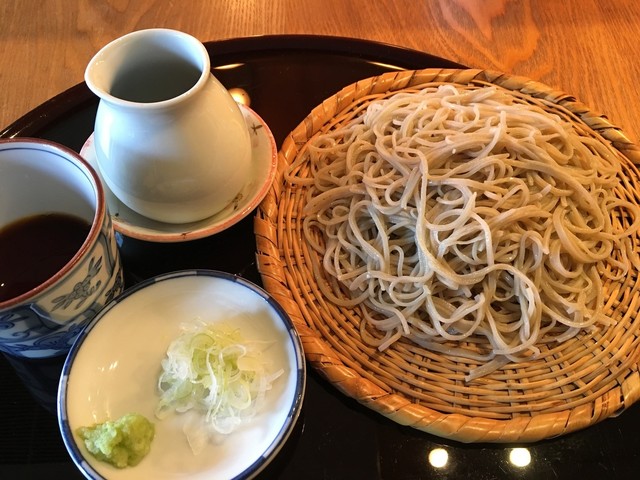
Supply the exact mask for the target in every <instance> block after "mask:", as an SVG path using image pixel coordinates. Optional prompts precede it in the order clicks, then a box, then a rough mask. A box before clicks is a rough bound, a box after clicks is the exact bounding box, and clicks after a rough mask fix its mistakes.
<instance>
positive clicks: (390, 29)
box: [0, 0, 640, 142]
mask: <svg viewBox="0 0 640 480" xmlns="http://www.w3.org/2000/svg"><path fill="white" fill-rule="evenodd" d="M153 27H165V28H173V29H178V30H183V31H185V32H188V33H190V34H192V35H194V36H195V37H197V38H198V39H200V40H201V41H203V42H204V41H210V40H221V39H227V38H234V37H246V36H254V35H267V34H317V35H333V36H345V37H356V38H362V39H368V40H374V41H378V42H384V43H389V44H394V45H399V46H403V47H408V48H412V49H417V50H421V51H424V52H428V53H431V54H433V55H437V56H440V57H445V58H449V59H451V60H454V61H456V62H459V63H462V64H464V65H467V66H470V67H476V68H487V69H494V70H500V71H503V72H507V73H513V74H518V75H524V76H527V77H530V78H533V79H535V80H538V81H541V82H543V83H546V84H548V85H550V86H552V87H554V88H557V89H559V90H562V91H565V92H568V93H571V94H573V95H575V96H576V97H577V98H578V99H579V100H581V101H582V102H584V103H586V104H587V105H588V106H590V107H591V109H592V110H594V111H595V112H597V113H602V114H605V115H606V116H607V117H608V118H609V119H610V120H611V122H612V123H614V124H616V125H618V126H619V127H621V128H622V129H623V130H624V131H625V132H626V134H627V136H628V137H629V138H630V139H631V140H633V141H634V142H638V140H639V139H640V114H639V112H640V93H639V92H640V89H638V87H637V81H638V79H639V78H640V61H639V58H640V40H639V38H638V37H639V33H640V2H638V1H637V0H538V1H536V0H386V1H385V0H191V1H189V2H180V1H171V0H166V1H161V0H135V1H134V0H100V1H98V0H46V1H44V2H43V1H40V0H20V1H17V0H4V1H2V2H0V52H1V53H0V128H3V127H5V126H8V125H9V124H11V123H12V122H13V121H15V120H17V119H18V118H20V116H22V115H24V114H25V113H27V112H28V111H30V110H31V109H33V108H34V107H36V106H38V105H40V104H41V103H43V102H44V101H46V100H47V99H49V98H51V97H53V96H55V95H56V94H58V93H60V92H62V91H64V90H66V89H67V88H69V87H72V86H73V85H75V84H77V83H80V82H82V81H83V79H84V69H85V67H86V65H87V63H88V61H89V60H90V58H91V57H92V56H93V55H94V54H95V53H96V52H97V51H98V50H99V49H100V48H101V47H102V46H103V45H105V44H106V43H108V42H109V41H111V40H113V39H115V38H117V37H119V36H121V35H124V34H126V33H128V32H130V31H133V30H138V29H143V28H153Z"/></svg>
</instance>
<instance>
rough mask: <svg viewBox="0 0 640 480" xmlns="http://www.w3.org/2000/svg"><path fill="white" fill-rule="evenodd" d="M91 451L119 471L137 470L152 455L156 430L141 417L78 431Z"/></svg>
mask: <svg viewBox="0 0 640 480" xmlns="http://www.w3.org/2000/svg"><path fill="white" fill-rule="evenodd" d="M76 433H77V434H78V436H79V437H80V438H81V439H82V440H83V441H84V445H85V446H86V447H87V450H89V452H91V454H92V455H93V456H94V457H96V458H97V459H98V460H101V461H103V462H107V463H110V464H111V465H114V466H115V467H118V468H125V467H128V466H134V465H137V464H138V463H140V461H141V460H142V459H143V458H144V456H145V455H146V454H147V453H149V449H150V448H151V441H152V440H153V437H154V435H155V426H154V424H153V423H151V422H150V421H149V420H147V419H146V418H145V417H144V416H142V415H140V414H138V413H129V414H126V415H124V416H122V417H120V418H119V419H117V420H114V421H107V422H104V423H97V424H95V425H93V426H91V427H80V428H78V429H77V430H76Z"/></svg>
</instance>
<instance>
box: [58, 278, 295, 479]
mask: <svg viewBox="0 0 640 480" xmlns="http://www.w3.org/2000/svg"><path fill="white" fill-rule="evenodd" d="M196 318H199V319H201V320H203V321H206V322H211V323H216V322H223V323H225V324H227V325H229V324H231V325H235V326H237V327H238V328H239V329H240V331H241V334H242V335H243V337H244V338H246V339H247V340H250V339H261V340H266V341H267V342H270V346H269V347H268V349H267V350H265V351H264V352H263V355H264V357H265V359H266V360H267V361H268V362H269V363H270V367H269V368H270V369H273V371H277V370H279V369H280V368H282V369H283V370H284V374H283V375H282V376H280V377H279V378H277V379H276V380H275V381H274V383H273V385H272V389H271V390H269V391H268V392H267V396H266V401H265V403H264V404H263V406H262V408H261V409H260V411H259V412H258V413H257V414H256V416H254V417H253V418H252V419H251V420H250V421H249V422H248V423H247V424H246V425H243V426H242V427H240V429H239V430H236V431H235V432H233V433H232V434H230V435H228V436H227V437H225V438H224V439H223V440H222V441H221V442H219V443H216V442H210V443H209V444H208V445H207V446H206V448H205V450H204V451H203V452H201V453H200V454H198V455H194V454H193V453H192V451H191V449H190V447H189V445H188V443H187V440H186V437H185V435H184V433H183V431H182V428H183V425H184V422H185V420H186V418H187V417H186V416H185V415H184V414H172V415H171V416H169V417H168V418H165V419H163V420H158V419H157V418H155V415H154V412H155V408H156V405H157V402H158V398H159V397H158V395H157V392H156V386H157V379H158V375H159V373H160V362H161V360H162V359H163V358H164V357H165V353H166V350H167V347H168V346H169V344H170V343H171V341H173V340H174V339H175V338H177V336H178V335H179V334H180V332H181V330H180V326H181V324H182V323H183V322H188V321H190V320H192V319H196ZM305 373H306V371H305V364H304V357H303V353H302V346H301V344H300V339H299V337H298V335H297V333H296V331H295V329H294V327H293V325H292V323H291V321H290V320H289V318H288V317H287V315H286V313H284V310H282V308H281V307H280V306H279V305H278V304H277V303H276V302H275V301H274V300H273V299H272V298H271V297H270V296H269V294H267V293H266V292H264V291H263V290H262V289H260V288H258V287H257V286H255V285H253V284H252V283H250V282H248V281H246V280H244V279H242V278H240V277H236V276H233V275H230V274H226V273H221V272H214V271H209V270H195V271H183V272H175V273H172V274H167V275H163V276H160V277H156V278H154V279H151V280H148V281H146V282H143V283H141V284H139V285H136V286H135V287H133V288H132V289H129V290H127V291H126V292H125V293H124V294H123V295H122V296H121V297H119V298H118V299H116V300H114V301H113V302H112V303H110V304H109V305H108V306H107V307H105V309H104V310H102V311H101V312H100V313H99V314H98V315H97V316H96V317H95V318H94V319H93V320H92V322H91V323H90V324H89V325H88V326H87V327H86V328H85V330H84V331H83V332H82V334H81V335H80V337H79V338H78V340H77V341H76V343H75V344H74V346H73V348H72V349H71V351H70V353H69V356H68V357H67V360H66V362H65V365H64V368H63V371H62V375H61V379H60V388H59V393H58V422H59V426H60V431H61V433H62V438H63V440H64V443H65V445H66V447H67V449H68V451H69V453H70V455H71V457H72V459H73V461H74V463H75V464H76V465H77V466H78V468H79V469H80V470H81V471H82V473H83V474H84V475H85V476H86V477H87V478H108V479H116V480H120V479H134V478H137V479H140V478H145V479H146V478H149V479H151V478H152V479H177V478H182V479H190V480H191V479H202V480H204V479H216V480H224V479H234V478H243V479H245V478H252V477H253V476H255V475H256V474H257V473H259V472H260V471H261V470H262V469H263V468H264V467H265V466H266V465H267V464H268V463H269V462H270V461H271V459H272V458H273V457H274V456H275V455H276V454H277V453H278V451H279V450H280V449H281V447H282V446H283V444H284V443H285V441H286V440H287V438H288V436H289V434H290V433H291V431H292V429H293V427H294V425H295V422H296V420H297V418H298V415H299V412H300V408H301V406H302V400H303V396H304V388H305ZM131 412H138V413H140V414H142V415H144V416H146V417H147V418H148V419H150V420H152V421H153V422H154V423H155V426H156V434H155V438H154V440H153V443H152V444H151V451H150V452H149V454H148V455H147V456H146V457H145V458H144V459H143V460H142V461H141V462H140V463H139V464H138V465H136V466H134V467H128V468H125V469H117V468H115V467H112V466H111V465H108V464H106V463H103V462H100V461H98V460H96V459H95V458H93V457H92V456H91V455H90V454H88V452H87V450H86V449H85V447H84V445H83V444H82V442H81V441H79V443H76V441H77V440H78V438H77V436H76V435H75V434H74V432H75V431H76V429H77V428H79V427H81V426H89V425H92V424H94V423H97V422H103V421H105V420H108V419H111V420H114V419H116V418H119V417H120V416H122V415H124V414H126V413H131Z"/></svg>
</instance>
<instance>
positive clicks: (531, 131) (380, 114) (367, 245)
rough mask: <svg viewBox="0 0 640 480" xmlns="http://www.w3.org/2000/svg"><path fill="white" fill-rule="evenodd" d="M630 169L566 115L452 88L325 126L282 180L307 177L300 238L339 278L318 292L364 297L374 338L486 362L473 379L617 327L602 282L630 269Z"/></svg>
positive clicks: (634, 212)
mask: <svg viewBox="0 0 640 480" xmlns="http://www.w3.org/2000/svg"><path fill="white" fill-rule="evenodd" d="M300 162H306V163H308V164H309V166H310V168H311V169H312V173H311V175H310V177H311V180H309V179H308V178H307V179H305V178H302V176H298V175H297V174H296V169H297V168H298V167H299V165H300ZM619 172H620V166H619V160H618V159H617V158H616V155H615V153H614V152H612V151H611V150H610V149H609V147H608V146H606V145H605V144H604V143H603V142H601V141H599V140H597V139H594V138H591V137H587V136H584V135H580V134H579V133H578V132H577V131H576V130H575V129H574V128H573V127H572V125H571V124H570V123H569V122H568V121H566V120H563V119H561V118H560V117H559V116H557V115H553V114H550V113H548V112H545V111H544V110H543V109H541V108H540V107H538V106H535V105H530V104H527V103H525V102H522V101H516V99H515V97H514V96H513V95H511V94H509V93H508V92H506V91H504V90H502V89H500V88H497V87H491V86H490V87H479V88H476V89H472V90H469V89H465V90H462V89H458V88H456V87H455V86H454V85H448V84H445V85H440V86H433V87H429V88H426V89H424V90H421V91H415V92H400V93H396V94H394V95H392V96H389V97H388V98H384V99H381V100H377V101H373V102H372V103H370V104H368V106H366V109H363V110H362V111H361V112H359V113H358V114H357V115H355V116H354V118H353V119H352V120H351V121H350V123H349V124H348V125H346V126H341V127H338V128H336V129H334V130H330V131H328V132H325V133H323V134H321V135H318V136H316V137H314V138H313V139H312V140H311V141H310V142H309V143H308V145H307V146H306V151H305V152H304V155H302V156H301V157H300V159H299V161H298V162H297V163H296V164H295V165H293V166H292V168H291V170H290V171H289V173H288V174H287V176H288V178H289V180H290V181H292V182H294V183H299V184H305V185H306V186H307V187H308V196H307V200H306V201H307V203H306V206H305V208H304V214H305V218H304V224H303V227H304V233H305V238H306V241H307V242H308V244H309V245H310V246H311V247H312V248H314V249H315V250H316V251H317V252H318V253H319V254H320V255H321V258H322V259H323V262H322V267H323V269H324V271H325V272H326V273H328V274H329V278H330V279H333V280H332V283H334V284H333V286H330V285H325V284H324V283H323V282H319V284H320V286H321V287H322V288H323V290H324V292H323V293H324V294H325V295H326V296H327V297H328V298H330V299H331V301H333V302H334V303H336V304H337V305H340V306H355V305H362V306H363V307H364V308H363V309H362V310H363V312H364V314H363V315H364V321H363V322H362V325H361V329H360V330H361V335H362V338H363V340H364V341H365V342H366V343H368V344H370V345H372V346H375V347H377V348H378V349H380V350H384V349H386V348H388V347H389V346H390V345H392V344H393V343H394V342H396V341H397V340H398V339H399V338H401V337H405V338H407V339H410V340H411V341H413V342H415V343H416V344H418V345H421V346H423V347H424V348H427V349H431V350H434V351H437V352H445V353H448V354H450V355H454V356H459V357H463V358H467V359H470V360H473V361H475V362H478V364H479V365H483V366H480V367H479V368H477V369H475V370H473V371H472V372H471V374H470V375H469V376H468V377H467V380H470V379H472V378H475V377H477V376H481V375H484V374H486V373H488V372H489V371H491V370H493V369H495V368H499V367H500V366H502V365H504V364H506V363H508V362H511V361H522V360H527V359H533V358H535V357H536V355H538V354H539V353H540V347H541V345H543V344H545V343H549V342H551V341H564V340H567V339H569V338H571V337H573V336H575V335H576V334H577V333H578V332H579V331H581V330H582V329H588V328H593V326H595V325H606V324H607V323H608V322H610V319H609V318H608V317H607V316H606V315H605V313H604V303H605V299H604V297H603V295H604V294H603V280H602V278H603V276H605V277H606V276H607V275H609V276H615V275H618V276H620V275H624V273H625V272H626V271H627V269H628V263H629V260H628V258H627V251H628V249H629V246H628V238H627V237H628V236H629V235H630V233H631V232H635V231H636V229H637V228H638V220H639V219H640V215H639V214H638V208H637V207H636V206H635V205H634V204H631V203H629V202H627V201H623V200H621V199H620V198H619V196H616V195H615V193H614V188H615V187H616V185H617V184H618V179H617V175H618V173H619ZM614 210H616V211H618V213H620V212H623V214H624V215H630V218H631V219H632V221H633V224H632V225H631V226H630V227H629V228H626V229H624V230H623V229H622V227H620V226H619V223H614V222H613V221H612V217H613V216H614ZM605 261H606V264H607V265H613V269H612V268H605V267H604V266H605ZM317 268H319V267H317ZM334 280H335V281H337V283H335V282H334ZM345 288H346V291H347V292H348V294H347V295H345V294H344V293H342V292H343V291H344V290H345Z"/></svg>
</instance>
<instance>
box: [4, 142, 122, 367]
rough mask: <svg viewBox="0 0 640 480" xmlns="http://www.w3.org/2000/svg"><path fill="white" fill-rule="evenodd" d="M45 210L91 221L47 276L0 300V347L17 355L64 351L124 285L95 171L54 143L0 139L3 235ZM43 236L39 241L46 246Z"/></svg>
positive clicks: (38, 355)
mask: <svg viewBox="0 0 640 480" xmlns="http://www.w3.org/2000/svg"><path fill="white" fill-rule="evenodd" d="M43 213H58V214H60V213H61V214H67V215H72V216H75V217H79V218H81V219H83V220H85V221H86V222H87V223H88V224H89V227H88V230H89V233H88V234H87V236H86V238H85V239H84V241H83V242H82V245H81V246H80V247H79V249H78V250H77V251H76V253H75V254H74V255H73V256H72V257H71V258H70V259H69V260H68V261H67V262H66V263H65V264H64V266H62V268H60V269H59V270H58V271H57V272H55V273H53V274H52V276H50V277H49V278H47V279H46V280H43V281H42V282H41V283H39V284H38V285H36V286H35V287H33V288H31V289H30V290H27V291H25V292H23V293H21V294H18V295H17V296H14V297H9V298H7V297H6V296H2V297H0V351H2V352H4V353H7V354H10V355H13V356H16V357H24V358H49V357H56V356H60V355H66V354H67V352H68V351H69V349H70V348H71V345H72V344H73V342H74V341H75V339H76V337H77V336H78V334H79V333H80V331H81V330H82V328H83V327H84V326H85V325H86V324H87V323H88V322H89V321H90V320H91V319H92V318H93V317H94V316H95V314H96V313H97V312H98V311H99V310H100V309H102V307H103V306H104V305H106V304H107V303H109V302H110V301H111V300H112V299H113V298H115V297H116V296H117V295H119V294H120V293H121V292H122V290H123V286H124V282H123V274H122V266H121V262H120V256H119V253H118V248H117V244H116V239H115V234H114V231H113V228H112V225H111V216H110V215H109V212H108V209H107V205H106V201H105V197H104V191H103V187H102V184H101V183H100V180H99V178H98V176H97V173H96V172H95V170H93V168H92V167H91V166H90V165H89V164H88V163H87V162H86V161H85V160H83V159H82V158H81V157H80V156H79V155H78V154H77V153H75V152H74V151H72V150H70V149H68V148H66V147H64V146H62V145H58V144H56V143H53V142H49V141H46V140H41V139H34V138H16V139H6V140H0V234H2V229H3V228H5V227H7V226H8V225H11V224H13V223H14V222H16V221H19V220H20V219H23V218H29V217H31V216H34V215H39V214H43ZM48 240H49V239H47V238H40V239H39V242H40V243H41V248H42V249H43V251H46V249H47V248H48ZM11 254H12V253H11V252H8V251H0V255H11ZM2 274H3V272H0V288H2V282H3V279H2V278H1V275H2ZM5 274H6V272H5ZM4 281H6V280H4Z"/></svg>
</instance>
